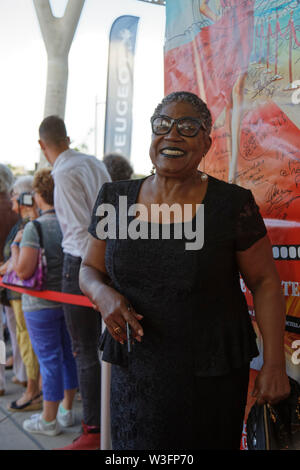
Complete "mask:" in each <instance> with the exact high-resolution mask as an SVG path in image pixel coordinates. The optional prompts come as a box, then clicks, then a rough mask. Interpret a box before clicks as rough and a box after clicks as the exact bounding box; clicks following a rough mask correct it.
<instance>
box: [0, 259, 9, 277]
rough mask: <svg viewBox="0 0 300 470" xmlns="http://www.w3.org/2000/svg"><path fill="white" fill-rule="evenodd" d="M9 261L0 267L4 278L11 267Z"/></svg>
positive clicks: (0, 274) (0, 272)
mask: <svg viewBox="0 0 300 470" xmlns="http://www.w3.org/2000/svg"><path fill="white" fill-rule="evenodd" d="M9 261H10V260H7V261H6V263H3V264H1V266H0V276H4V274H5V273H6V271H7V268H8V265H9Z"/></svg>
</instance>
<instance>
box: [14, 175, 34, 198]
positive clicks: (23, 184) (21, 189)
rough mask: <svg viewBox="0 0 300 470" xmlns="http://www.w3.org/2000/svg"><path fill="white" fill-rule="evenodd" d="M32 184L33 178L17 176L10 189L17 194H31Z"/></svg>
mask: <svg viewBox="0 0 300 470" xmlns="http://www.w3.org/2000/svg"><path fill="white" fill-rule="evenodd" d="M32 183H33V176H31V175H25V176H19V177H18V178H17V179H16V181H15V183H14V184H13V187H12V189H13V190H14V191H15V192H16V193H17V194H21V193H31V192H32V189H33V188H32Z"/></svg>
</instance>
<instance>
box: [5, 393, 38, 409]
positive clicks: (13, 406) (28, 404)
mask: <svg viewBox="0 0 300 470" xmlns="http://www.w3.org/2000/svg"><path fill="white" fill-rule="evenodd" d="M41 395H42V393H39V394H38V395H36V396H35V397H33V398H32V399H31V400H28V401H27V402H26V403H23V405H17V401H18V400H15V401H13V402H11V404H10V405H9V406H8V410H9V411H35V410H41V409H42V408H43V401H42V400H41V401H38V402H37V403H33V402H34V400H37V398H40V397H41Z"/></svg>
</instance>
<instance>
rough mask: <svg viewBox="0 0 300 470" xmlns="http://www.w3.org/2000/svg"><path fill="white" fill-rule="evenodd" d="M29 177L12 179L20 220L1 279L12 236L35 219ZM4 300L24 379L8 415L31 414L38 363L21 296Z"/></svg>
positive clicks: (37, 399) (37, 404) (37, 402)
mask: <svg viewBox="0 0 300 470" xmlns="http://www.w3.org/2000/svg"><path fill="white" fill-rule="evenodd" d="M32 182H33V177H32V176H30V175H26V176H20V177H19V178H17V179H16V181H15V183H14V185H13V187H12V192H11V202H12V210H13V211H14V212H15V213H17V214H18V215H19V216H20V218H19V220H18V222H17V223H16V224H15V225H14V226H13V228H12V229H11V231H10V233H9V234H8V237H7V239H6V242H5V245H4V259H5V261H6V262H5V263H4V264H3V265H2V266H1V268H0V274H1V275H3V274H5V272H6V271H7V270H9V269H10V267H11V256H12V253H13V251H14V250H16V249H17V248H18V243H19V242H18V241H17V239H16V235H17V233H18V232H19V233H20V236H21V234H22V232H21V230H22V229H23V228H24V226H25V225H26V223H27V222H28V221H30V220H34V219H36V218H37V216H38V213H37V208H36V205H35V203H34V200H33V197H32ZM7 294H8V299H9V301H10V304H11V306H12V308H13V311H14V314H15V319H16V334H17V342H18V345H19V349H20V353H21V357H22V360H23V362H24V365H25V370H26V375H27V387H26V390H25V392H24V394H23V395H22V396H21V397H20V398H19V399H18V400H15V401H13V402H12V403H11V404H10V405H9V407H8V409H9V410H10V411H32V410H39V409H41V407H42V400H41V396H40V395H41V394H40V389H39V363H38V360H37V357H36V355H35V353H34V351H33V348H32V344H31V341H30V338H29V334H28V331H27V327H26V323H25V318H24V313H23V310H22V300H21V294H19V293H18V292H14V291H12V290H9V289H8V291H7Z"/></svg>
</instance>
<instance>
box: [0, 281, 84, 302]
mask: <svg viewBox="0 0 300 470" xmlns="http://www.w3.org/2000/svg"><path fill="white" fill-rule="evenodd" d="M0 286H2V287H6V288H7V289H9V290H13V291H15V292H19V293H20V294H28V295H32V296H33V297H39V298H41V299H46V300H51V301H53V302H59V303H65V304H73V305H81V306H83V307H92V303H91V301H90V300H89V299H88V298H87V297H85V296H84V295H75V294H67V293H65V292H57V291H52V290H42V291H37V290H32V289H26V288H24V287H18V286H10V285H8V284H4V283H3V282H2V277H1V276H0Z"/></svg>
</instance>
